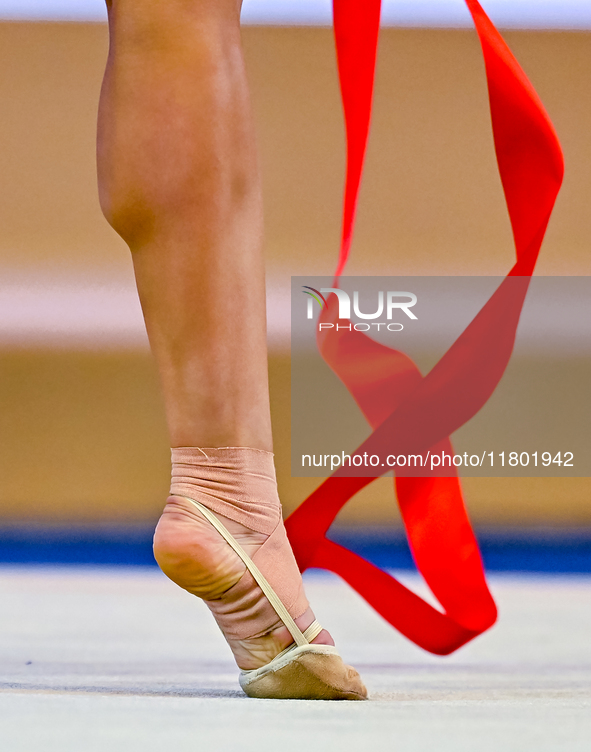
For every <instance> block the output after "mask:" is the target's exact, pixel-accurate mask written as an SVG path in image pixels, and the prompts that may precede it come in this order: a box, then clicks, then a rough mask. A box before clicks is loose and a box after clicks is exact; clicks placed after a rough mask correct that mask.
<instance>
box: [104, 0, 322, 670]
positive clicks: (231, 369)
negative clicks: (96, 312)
mask: <svg viewBox="0 0 591 752" xmlns="http://www.w3.org/2000/svg"><path fill="white" fill-rule="evenodd" d="M109 26H110V34H111V47H110V52H109V59H108V64H107V70H106V75H105V81H104V85H103V90H102V96H101V103H100V113H99V138H98V170H99V189H100V198H101V205H102V208H103V211H104V213H105V216H106V217H107V219H108V220H109V222H110V223H111V225H112V226H113V227H114V228H115V230H116V231H117V232H118V233H119V234H120V235H121V236H122V237H123V238H124V240H125V241H126V242H127V243H128V245H129V247H130V249H131V251H132V256H133V263H134V268H135V274H136V279H137V285H138V290H139V294H140V299H141V303H142V308H143V311H144V317H145V321H146V326H147V330H148V335H149V338H150V344H151V347H152V351H153V353H154V356H155V358H156V362H157V366H158V370H159V373H160V378H161V382H162V387H163V391H164V399H165V408H166V415H167V420H168V426H169V431H170V436H171V440H172V446H173V447H183V446H185V447H228V446H231V447H232V446H233V447H250V448H254V449H260V450H267V451H270V450H271V448H272V439H271V424H270V411H269V393H268V383H267V352H266V323H265V289H264V268H263V259H262V252H261V235H262V229H261V228H262V212H261V187H260V179H259V174H258V168H257V162H256V155H255V148H254V138H253V128H252V123H251V115H250V111H249V103H248V90H247V84H246V79H245V72H244V64H243V59H242V51H241V44H240V29H239V1H238V0H169V1H167V2H162V0H113V2H112V3H111V4H110V7H109ZM226 525H227V527H228V528H229V529H230V531H231V532H232V533H233V534H234V535H235V536H236V537H237V538H239V539H240V542H241V543H242V545H243V546H244V547H245V548H246V549H247V551H248V552H249V553H252V552H253V551H256V549H257V548H258V547H260V546H261V544H262V543H263V542H264V541H265V540H266V538H267V537H268V536H265V535H261V534H260V533H259V532H254V531H252V530H249V529H248V528H246V527H244V526H242V525H240V524H238V523H236V522H232V521H231V520H226ZM225 546H226V544H224V543H223V541H221V540H220V539H219V536H218V535H217V534H216V533H215V531H213V530H212V529H211V528H210V526H209V524H208V523H204V522H203V520H202V519H200V517H199V514H198V513H196V512H195V510H191V509H190V507H187V505H186V504H184V503H183V501H182V499H180V498H174V497H173V498H172V499H171V500H170V501H169V505H168V506H167V509H166V511H165V514H164V515H163V518H162V520H161V522H160V523H159V527H158V531H157V538H156V545H155V552H156V555H157V558H158V561H159V563H160V564H161V566H162V567H163V569H164V571H166V573H167V574H169V576H170V577H171V578H172V579H174V580H175V581H176V582H178V584H180V585H181V586H183V587H185V588H186V589H189V590H190V591H191V592H194V593H196V594H198V595H200V597H204V598H206V599H212V598H216V597H218V596H219V593H220V592H221V591H223V590H224V589H227V588H229V587H231V586H232V585H233V584H234V583H235V582H236V581H237V580H238V579H239V578H240V577H241V576H242V573H243V571H244V567H243V565H242V564H241V562H240V561H238V560H236V558H235V557H234V558H232V556H233V554H231V553H228V550H227V546H226V547H225ZM189 570H190V571H189ZM196 582H198V586H196V585H195V583H196ZM312 621H313V614H312V612H311V610H310V609H308V611H306V612H305V613H304V614H302V615H301V616H300V617H299V618H298V619H297V623H298V626H300V628H301V629H305V628H306V627H307V626H308V625H309V624H310V623H311V622H312ZM316 641H317V642H320V643H325V644H332V640H331V638H330V635H329V634H328V633H327V632H326V631H324V632H322V633H321V634H320V635H319V637H318V638H317V640H316ZM229 643H230V646H231V648H232V650H233V651H234V655H235V657H236V660H237V662H238V665H239V666H240V667H241V668H246V669H252V668H257V667H258V666H262V665H264V664H265V663H268V662H269V661H270V660H271V659H272V658H273V657H274V656H275V655H276V654H277V653H279V652H280V651H281V650H282V649H283V648H284V647H286V646H287V645H288V644H290V643H291V637H290V635H289V633H288V632H287V630H286V629H285V628H284V627H281V626H279V627H276V628H275V629H273V630H272V631H271V632H270V633H269V634H266V635H263V636H260V637H256V638H252V639H249V640H242V641H240V642H239V643H238V642H236V641H232V640H229Z"/></svg>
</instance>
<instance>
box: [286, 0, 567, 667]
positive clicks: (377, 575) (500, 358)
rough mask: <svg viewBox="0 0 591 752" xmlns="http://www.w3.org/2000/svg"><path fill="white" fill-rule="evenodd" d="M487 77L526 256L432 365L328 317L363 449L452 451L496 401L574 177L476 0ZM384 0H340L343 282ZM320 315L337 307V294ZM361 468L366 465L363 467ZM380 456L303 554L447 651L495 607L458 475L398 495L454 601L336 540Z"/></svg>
mask: <svg viewBox="0 0 591 752" xmlns="http://www.w3.org/2000/svg"><path fill="white" fill-rule="evenodd" d="M466 3H467V5H468V8H469V10H470V13H471V14H472V18H473V21H474V24H475V27H476V31H477V33H478V36H479V39H480V43H481V46H482V52H483V56H484V62H485V66H486V77H487V83H488V91H489V100H490V110H491V118H492V127H493V136H494V144H495V151H496V156H497V162H498V165H499V173H500V177H501V182H502V186H503V190H504V193H505V197H506V200H507V209H508V212H509V217H510V220H511V226H512V229H513V236H514V240H515V248H516V257H517V260H516V263H515V265H514V266H513V268H512V269H511V271H510V272H509V274H508V276H507V277H506V278H505V280H504V281H503V282H502V283H501V285H500V286H499V288H498V289H497V290H496V292H495V293H494V294H493V295H492V297H491V298H490V300H489V301H488V302H487V303H486V304H485V305H484V307H483V308H482V310H481V311H480V312H479V313H478V315H477V316H476V317H475V318H474V320H473V321H472V322H471V324H470V325H469V326H468V327H467V328H466V330H465V331H464V332H463V333H462V334H461V335H460V336H459V337H458V339H457V340H456V342H455V343H454V344H453V345H452V347H451V348H450V349H449V350H448V351H447V352H446V353H445V354H444V355H443V357H442V358H441V360H440V361H439V362H438V363H437V365H436V366H435V367H434V368H433V369H432V370H431V371H430V372H429V373H428V374H427V375H426V376H425V377H422V376H421V374H420V372H419V370H418V368H417V367H416V365H415V364H414V363H413V362H412V360H411V359H410V358H409V357H408V356H407V355H405V354H404V353H402V352H399V351H396V350H392V349H390V348H388V347H385V346H384V345H381V344H378V343H376V342H374V341H373V340H371V339H370V338H369V337H367V336H366V335H365V334H363V333H362V332H356V331H348V330H346V329H341V330H337V328H336V327H333V328H330V329H325V330H324V331H322V332H321V333H320V334H319V336H318V345H319V349H320V352H321V354H322V356H323V358H324V359H325V361H326V362H327V363H328V365H329V366H330V367H331V368H332V369H333V371H334V372H335V373H336V374H337V376H339V378H340V379H341V380H342V381H343V383H344V384H345V385H346V387H347V388H348V390H349V392H350V393H351V395H352V397H353V398H354V399H355V401H356V402H357V404H358V405H359V407H360V409H361V411H362V412H363V414H364V415H365V417H366V419H367V421H368V422H369V424H370V425H371V426H372V428H373V429H374V431H373V433H372V434H371V436H370V437H369V438H368V439H367V440H366V441H365V442H363V444H362V445H361V446H360V447H359V448H358V449H357V450H356V452H355V453H352V454H363V453H364V452H368V453H369V454H378V455H381V456H383V455H385V454H397V453H398V452H401V453H402V452H404V453H409V452H412V453H421V452H425V451H427V450H431V452H433V453H440V452H441V451H442V450H444V451H446V452H448V453H450V450H451V445H450V443H449V438H448V437H449V435H450V434H451V433H452V432H453V431H455V430H457V429H458V428H459V427H460V426H461V425H463V424H464V423H465V422H466V421H468V420H469V419H470V418H471V417H473V416H474V415H475V414H476V412H478V410H480V408H481V407H482V406H483V405H484V404H485V403H486V401H487V400H488V398H489V397H490V395H491V394H492V392H493V391H494V389H495V388H496V386H497V384H498V383H499V380H500V379H501V377H502V375H503V373H504V371H505V368H506V366H507V363H508V362H509V358H510V356H511V352H512V349H513V344H514V340H515V333H516V329H517V324H518V322H519V316H520V313H521V309H522V306H523V302H524V299H525V295H526V293H527V289H528V286H529V282H530V278H531V274H532V273H533V269H534V266H535V263H536V260H537V257H538V253H539V250H540V246H541V243H542V239H543V237H544V233H545V231H546V227H547V225H548V221H549V219H550V214H551V212H552V209H553V206H554V202H555V200H556V196H557V194H558V191H559V189H560V185H561V182H562V176H563V169H564V168H563V158H562V151H561V149H560V144H559V142H558V138H557V136H556V133H555V132H554V128H553V126H552V123H551V122H550V119H549V117H548V115H547V113H546V111H545V109H544V107H543V105H542V103H541V101H540V99H539V97H538V95H537V94H536V92H535V90H534V88H533V86H532V85H531V83H530V82H529V80H528V79H527V77H526V75H525V73H524V72H523V70H522V69H521V68H520V66H519V64H518V63H517V61H516V60H515V58H514V57H513V55H512V53H511V51H510V50H509V48H508V47H507V45H506V44H505V42H504V41H503V39H502V37H501V36H500V34H499V33H498V31H497V30H496V28H495V27H494V25H493V24H492V23H491V21H490V19H489V18H488V17H487V15H486V14H485V13H484V11H483V10H482V8H481V6H480V4H479V3H478V2H477V0H466ZM380 10H381V0H334V29H335V39H336V49H337V58H338V68H339V77H340V84H341V93H342V100H343V108H344V114H345V125H346V133H347V173H346V183H345V196H344V209H343V231H342V238H341V249H340V254H339V262H338V266H337V270H336V279H335V283H334V286H335V287H336V286H337V284H338V278H339V276H340V275H341V274H342V272H343V270H344V267H345V264H346V262H347V258H348V255H349V250H350V246H351V239H352V234H353V227H354V223H355V211H356V206H357V198H358V194H359V185H360V181H361V175H362V171H363V163H364V158H365V149H366V144H367V137H368V133H369V124H370V117H371V103H372V95H373V82H374V74H375V61H376V52H377V42H378V34H379V25H380ZM320 316H321V318H320V320H321V321H325V322H334V321H336V320H337V319H338V306H337V301H336V296H335V295H334V294H331V295H330V297H329V299H328V306H327V307H326V308H325V309H324V310H323V311H322V312H321V314H320ZM353 472H354V471H353ZM367 473H368V470H367V468H360V469H359V471H358V475H356V476H355V477H350V476H351V469H349V470H348V471H347V472H346V473H345V471H344V469H343V468H339V470H337V471H336V472H335V473H333V475H332V476H331V477H329V478H327V479H326V480H325V481H324V482H323V483H322V484H321V485H320V486H319V487H318V488H317V489H316V491H314V493H312V494H311V495H310V496H309V497H308V498H307V499H306V500H305V501H304V502H303V503H302V504H301V505H300V507H298V509H297V510H296V511H295V512H294V513H293V514H292V515H290V517H289V518H288V519H287V521H286V527H287V531H288V535H289V538H290V541H291V544H292V547H293V550H294V553H295V556H296V559H297V561H298V564H299V566H300V569H301V570H302V571H304V570H305V569H307V568H308V567H319V568H322V569H327V570H330V571H332V572H335V573H336V574H338V575H340V576H341V577H342V578H343V579H344V580H345V581H346V582H348V583H349V585H351V586H352V587H353V588H354V589H355V590H356V591H357V592H358V593H359V594H360V595H361V596H362V597H363V598H364V599H365V600H366V601H367V602H368V603H369V604H370V605H371V606H373V608H374V609H375V610H376V611H377V612H378V613H379V614H381V615H382V616H383V617H384V618H385V619H386V620H387V621H388V622H389V623H390V624H391V625H392V626H393V627H395V628H396V629H398V630H399V631H400V632H401V633H402V634H404V635H405V636H406V637H408V638H409V639H410V640H412V641H413V642H415V643H416V644H417V645H419V646H421V647H423V648H425V649H426V650H429V651H430V652H432V653H437V654H440V655H445V654H448V653H451V652H452V651H454V650H456V649H457V648H459V647H460V646H461V645H464V644H465V643H466V642H468V641H469V640H471V639H472V638H474V637H476V636H477V635H479V634H481V633H482V632H483V631H485V630H486V629H488V628H489V627H490V626H491V625H492V624H493V623H494V622H495V620H496V615H497V611H496V607H495V603H494V601H493V598H492V596H491V594H490V592H489V590H488V587H487V584H486V579H485V575H484V570H483V566H482V561H481V557H480V552H479V550H478V544H477V542H476V539H475V537H474V533H473V531H472V528H471V526H470V522H469V519H468V515H467V513H466V509H465V506H464V502H463V498H462V491H461V487H460V483H459V479H458V478H457V476H455V477H420V478H418V477H397V478H396V479H395V488H396V495H397V497H398V502H399V505H400V510H401V514H402V519H403V521H404V525H405V529H406V533H407V536H408V540H409V545H410V548H411V551H412V554H413V557H414V560H415V563H416V566H417V568H418V570H419V572H420V573H421V575H422V576H423V578H424V579H425V581H426V583H427V584H428V586H429V588H430V589H431V591H432V593H433V594H434V595H435V597H436V598H437V600H438V601H439V603H440V604H441V607H442V611H439V610H438V609H436V608H434V607H433V606H431V605H430V604H428V603H427V602H426V601H424V600H423V599H422V598H420V597H419V596H417V595H416V594H414V593H413V592H412V591H411V590H409V589H408V588H406V587H405V586H404V585H402V584H401V583H399V582H398V581H397V580H396V579H394V578H393V577H392V576H391V575H389V574H388V573H386V572H384V571H382V570H381V569H379V568H377V567H375V566H374V565H373V564H371V563H370V562H368V561H366V560H365V559H363V558H362V557H361V556H358V555H357V554H355V553H353V552H352V551H349V550H348V549H346V548H344V547H342V546H339V545H338V544H336V543H334V542H333V541H330V540H329V539H328V538H327V537H326V534H327V532H328V529H329V528H330V526H331V524H332V522H333V520H334V518H335V517H336V515H337V514H338V512H339V511H340V509H341V508H342V507H343V506H344V505H345V504H346V503H347V501H349V500H350V499H351V498H352V497H353V496H354V495H355V493H357V491H359V490H360V489H361V488H363V487H364V486H366V485H368V484H369V483H371V482H372V480H373V479H374V477H375V475H379V474H381V472H379V471H377V470H376V473H375V474H374V476H372V477H367Z"/></svg>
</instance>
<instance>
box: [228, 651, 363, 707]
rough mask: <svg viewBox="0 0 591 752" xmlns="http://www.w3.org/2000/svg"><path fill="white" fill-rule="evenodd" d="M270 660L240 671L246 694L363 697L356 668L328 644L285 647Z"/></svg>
mask: <svg viewBox="0 0 591 752" xmlns="http://www.w3.org/2000/svg"><path fill="white" fill-rule="evenodd" d="M288 650H289V652H288V654H287V655H283V654H279V655H278V656H277V657H276V658H274V659H273V660H272V661H271V662H270V663H267V664H266V665H265V666H262V667H261V668H257V669H254V670H253V671H241V672H240V679H239V681H240V686H241V687H242V689H243V690H244V692H245V693H246V694H247V695H248V696H249V697H259V698H266V699H274V700H288V699H290V700H366V699H367V690H366V689H365V686H364V685H363V682H362V681H361V678H360V676H359V674H358V673H357V671H355V669H354V668H352V667H351V666H347V665H345V663H343V659H342V658H341V656H340V655H339V653H338V651H337V649H336V648H335V647H333V646H332V645H303V646H301V647H300V646H293V647H292V648H291V649H288Z"/></svg>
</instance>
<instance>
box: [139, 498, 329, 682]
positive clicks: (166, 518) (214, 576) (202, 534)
mask: <svg viewBox="0 0 591 752" xmlns="http://www.w3.org/2000/svg"><path fill="white" fill-rule="evenodd" d="M216 516H217V517H218V518H219V519H220V521H221V522H222V523H223V524H224V526H225V527H226V528H227V529H228V531H229V532H230V533H231V534H232V535H233V536H234V538H235V539H236V540H237V541H238V543H240V545H241V546H242V548H244V550H245V551H246V553H247V554H248V555H249V556H250V557H251V558H252V557H253V556H254V555H255V554H256V552H257V551H258V550H259V549H260V547H261V546H262V545H263V543H265V541H266V540H267V539H268V537H269V536H267V535H265V534H263V533H259V532H256V531H253V530H250V529H249V528H248V527H246V526H244V525H242V524H240V523H239V522H235V521H234V520H230V519H228V518H227V517H223V516H222V515H220V514H216ZM154 556H155V558H156V561H157V562H158V564H159V566H160V568H161V569H162V571H163V572H164V573H165V574H166V575H167V576H168V577H169V578H170V579H171V580H173V582H175V583H176V584H177V585H180V587H182V588H183V589H185V590H187V591H188V592H190V593H192V594H193V595H196V596H197V597H199V598H202V599H203V600H204V601H206V602H207V604H208V606H210V608H211V609H212V611H214V615H215V613H216V605H217V604H219V603H221V602H222V598H224V599H226V600H228V593H229V591H231V589H232V588H233V587H234V586H235V585H237V583H238V582H239V581H240V580H241V578H242V577H243V575H244V574H245V571H246V566H245V564H244V563H243V562H242V560H241V559H240V557H239V556H238V555H237V554H236V553H235V552H234V551H233V550H232V548H231V547H230V546H229V545H228V544H227V543H226V541H225V540H224V539H223V538H222V537H221V535H220V534H219V533H218V532H217V531H216V530H215V529H214V528H213V527H212V525H211V524H210V523H209V522H208V521H207V520H206V519H205V518H204V517H203V515H202V514H201V513H200V512H199V510H198V509H197V508H196V507H194V506H193V505H192V504H191V503H190V502H189V501H187V500H185V499H183V498H181V497H178V496H171V497H169V499H168V502H167V504H166V507H165V509H164V512H163V513H162V516H161V518H160V521H159V522H158V526H157V528H156V533H155V536H154ZM263 574H265V572H263ZM257 591H258V589H257ZM258 592H259V593H260V591H258ZM262 598H263V599H264V596H262ZM264 600H265V602H266V599H264ZM237 608H241V607H240V606H237ZM248 608H252V604H248ZM244 611H245V612H244V616H243V617H242V618H245V619H247V618H248V614H247V613H246V609H244ZM237 618H241V616H240V615H238V614H237ZM313 621H314V614H313V612H312V609H311V608H309V607H308V609H307V610H306V611H305V612H304V613H303V614H301V615H300V616H299V617H297V618H296V619H295V622H296V624H297V625H298V627H299V628H300V630H302V632H303V631H304V630H305V629H306V628H307V627H309V626H310V624H311V623H312V622H313ZM224 636H225V638H226V641H227V642H228V644H229V646H230V649H231V650H232V653H233V654H234V658H235V660H236V663H237V664H238V666H239V668H241V669H244V670H252V669H256V668H260V667H261V666H264V665H266V664H267V663H269V662H270V661H271V660H273V658H275V656H277V655H278V654H279V653H281V651H282V650H284V649H285V648H286V647H288V646H289V645H291V644H292V642H293V638H292V636H291V634H290V632H289V630H288V629H287V628H286V627H285V626H284V625H283V623H282V622H281V621H280V620H279V618H278V617H277V618H276V620H275V622H274V623H273V624H272V625H271V626H270V628H269V629H268V631H266V632H265V633H264V634H258V635H256V636H254V637H245V638H242V639H239V638H237V637H232V636H229V635H228V634H227V633H224ZM313 642H314V643H315V644H321V645H334V641H333V639H332V637H331V636H330V634H329V633H328V632H327V631H326V630H323V631H322V632H320V634H319V635H318V636H317V637H316V638H315V639H314V640H313Z"/></svg>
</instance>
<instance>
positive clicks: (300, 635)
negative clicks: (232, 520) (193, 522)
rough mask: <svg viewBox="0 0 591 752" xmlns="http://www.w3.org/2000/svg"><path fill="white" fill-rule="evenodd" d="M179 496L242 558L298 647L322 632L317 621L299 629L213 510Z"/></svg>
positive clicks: (193, 500)
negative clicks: (197, 511)
mask: <svg viewBox="0 0 591 752" xmlns="http://www.w3.org/2000/svg"><path fill="white" fill-rule="evenodd" d="M181 498H183V499H186V501H190V502H191V504H193V506H195V507H197V509H198V510H199V511H200V512H201V514H202V515H203V516H204V517H205V519H206V520H207V521H208V522H210V523H211V524H212V525H213V527H214V528H215V529H216V530H217V531H218V533H219V534H220V535H221V536H222V538H224V540H225V541H226V543H228V545H230V546H231V547H232V548H233V549H234V551H235V552H236V553H237V554H238V556H239V557H240V558H241V559H242V561H243V562H244V564H245V565H246V568H247V569H248V571H249V572H250V573H251V575H252V576H253V578H254V580H255V582H256V583H257V585H258V586H259V587H260V589H261V590H262V591H263V593H264V595H265V596H266V598H267V599H268V601H269V603H270V604H271V606H272V607H273V609H274V610H275V612H276V613H277V616H278V617H279V618H280V619H281V621H282V622H283V623H284V624H285V626H286V627H287V629H288V630H289V632H290V634H291V636H292V637H293V639H294V642H295V643H296V645H298V647H302V646H303V645H309V644H310V642H312V640H313V639H315V638H316V637H318V635H319V634H320V632H322V627H321V626H320V624H319V623H318V622H317V621H313V622H312V624H310V626H309V627H308V628H307V629H306V630H305V631H304V632H302V631H301V629H300V628H299V627H298V625H297V624H296V623H295V621H294V620H293V619H292V617H291V615H290V613H289V611H288V610H287V609H286V608H285V606H284V605H283V603H282V602H281V600H280V599H279V597H278V596H277V593H276V592H275V591H274V590H273V588H272V587H271V585H269V583H268V582H267V580H266V579H265V576H264V575H263V573H262V572H261V571H260V569H259V568H258V567H257V565H256V564H255V563H254V561H253V560H252V559H251V558H250V556H249V555H248V554H247V553H246V551H245V550H244V549H243V548H242V546H241V545H240V543H238V541H237V540H236V538H234V536H233V535H232V534H231V533H230V532H229V530H227V529H226V527H225V526H224V525H223V524H222V523H221V522H220V521H219V520H218V518H217V517H216V516H215V514H213V512H211V511H210V510H209V509H208V508H207V507H206V506H204V505H203V504H201V503H200V502H198V501H195V499H190V498H189V497H188V496H182V497H181Z"/></svg>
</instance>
